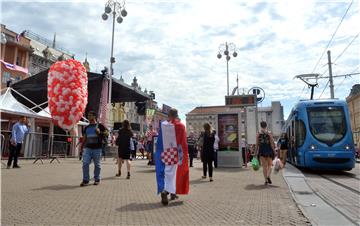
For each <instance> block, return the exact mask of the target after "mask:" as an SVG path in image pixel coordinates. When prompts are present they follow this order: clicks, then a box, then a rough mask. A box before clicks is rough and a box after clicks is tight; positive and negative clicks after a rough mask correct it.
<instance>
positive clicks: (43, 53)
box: [25, 30, 74, 76]
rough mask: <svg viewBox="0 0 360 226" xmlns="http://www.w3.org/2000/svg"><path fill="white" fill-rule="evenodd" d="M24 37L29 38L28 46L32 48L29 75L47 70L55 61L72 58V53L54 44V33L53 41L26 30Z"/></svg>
mask: <svg viewBox="0 0 360 226" xmlns="http://www.w3.org/2000/svg"><path fill="white" fill-rule="evenodd" d="M25 37H26V38H28V39H30V46H31V49H32V50H33V51H32V53H31V55H30V62H29V73H30V76H31V75H35V74H37V73H39V72H41V71H44V70H47V69H48V68H50V66H51V65H52V64H53V63H55V62H56V61H59V60H68V59H71V58H74V54H71V53H70V52H69V51H67V50H65V49H63V48H60V47H58V46H56V34H54V39H53V41H50V40H48V39H46V38H44V37H42V36H40V35H38V34H36V33H34V32H32V31H29V30H27V31H26V32H25Z"/></svg>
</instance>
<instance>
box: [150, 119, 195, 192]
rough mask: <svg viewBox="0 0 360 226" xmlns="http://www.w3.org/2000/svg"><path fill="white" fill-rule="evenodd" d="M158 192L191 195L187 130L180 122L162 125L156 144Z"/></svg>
mask: <svg viewBox="0 0 360 226" xmlns="http://www.w3.org/2000/svg"><path fill="white" fill-rule="evenodd" d="M155 161H156V180H157V192H158V193H160V192H162V191H164V190H165V191H167V192H170V193H173V194H188V193H189V165H188V148H187V143H186V130H185V127H184V125H183V124H182V123H180V121H178V120H174V121H173V122H168V121H164V122H161V123H160V131H159V136H158V139H157V143H156V152H155Z"/></svg>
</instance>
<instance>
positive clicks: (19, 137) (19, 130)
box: [7, 116, 30, 169]
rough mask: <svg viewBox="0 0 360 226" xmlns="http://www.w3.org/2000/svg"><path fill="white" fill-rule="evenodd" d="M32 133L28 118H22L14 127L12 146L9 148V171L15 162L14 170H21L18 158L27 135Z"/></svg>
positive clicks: (11, 139)
mask: <svg viewBox="0 0 360 226" xmlns="http://www.w3.org/2000/svg"><path fill="white" fill-rule="evenodd" d="M29 131H30V124H28V121H27V118H26V117H25V116H21V117H20V119H19V121H18V122H17V123H15V124H14V125H13V127H12V131H11V138H10V146H9V152H10V153H9V159H8V162H7V169H10V167H11V163H12V162H13V160H14V162H13V168H20V166H19V165H18V157H19V155H20V151H21V147H22V144H23V142H24V139H25V135H26V134H28V133H29Z"/></svg>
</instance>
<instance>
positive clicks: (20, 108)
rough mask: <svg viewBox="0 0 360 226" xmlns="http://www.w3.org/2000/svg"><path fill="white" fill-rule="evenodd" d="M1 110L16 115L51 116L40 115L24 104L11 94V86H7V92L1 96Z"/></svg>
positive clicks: (46, 117)
mask: <svg viewBox="0 0 360 226" xmlns="http://www.w3.org/2000/svg"><path fill="white" fill-rule="evenodd" d="M0 112H2V113H9V114H15V115H24V116H27V117H31V118H45V119H49V118H50V117H48V116H42V115H39V114H37V113H36V112H34V111H32V110H31V109H29V108H28V107H26V106H25V105H23V104H22V103H20V102H18V101H17V100H16V99H15V97H14V96H13V95H12V94H11V88H7V89H6V90H5V93H4V94H2V95H1V96H0Z"/></svg>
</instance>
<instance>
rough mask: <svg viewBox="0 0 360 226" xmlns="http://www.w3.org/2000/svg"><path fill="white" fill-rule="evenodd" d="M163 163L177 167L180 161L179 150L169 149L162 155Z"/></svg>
mask: <svg viewBox="0 0 360 226" xmlns="http://www.w3.org/2000/svg"><path fill="white" fill-rule="evenodd" d="M161 161H162V162H163V163H164V164H165V165H168V166H169V165H175V164H177V163H178V161H179V157H178V150H177V148H173V147H171V148H167V149H166V150H164V151H163V152H162V153H161Z"/></svg>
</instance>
